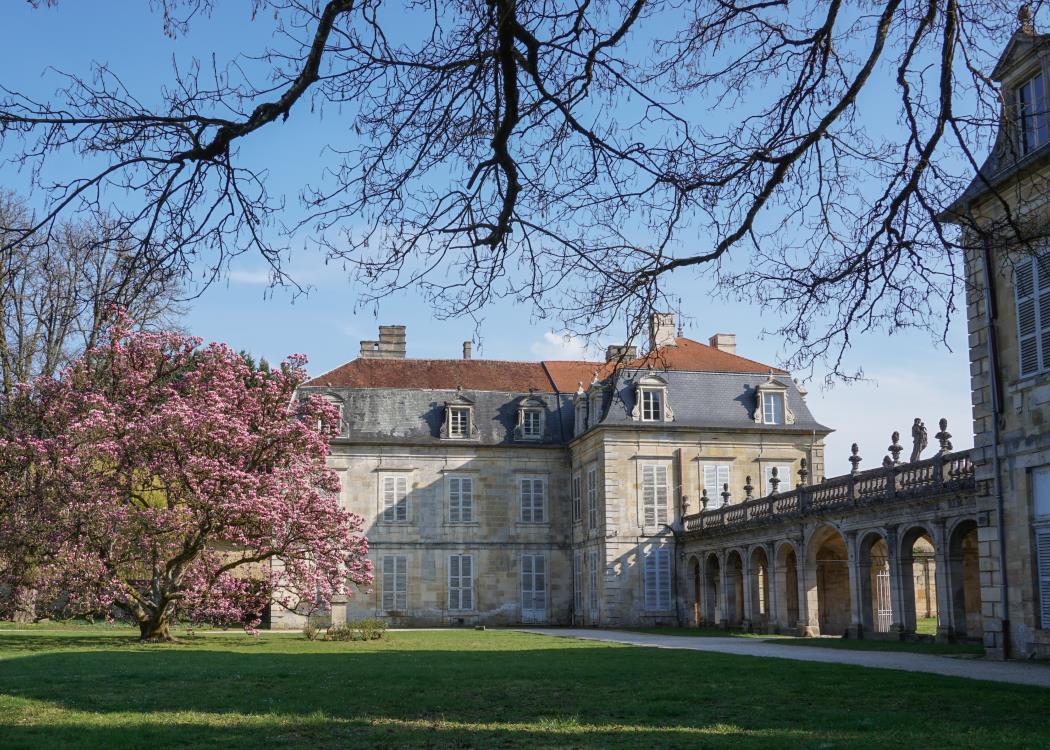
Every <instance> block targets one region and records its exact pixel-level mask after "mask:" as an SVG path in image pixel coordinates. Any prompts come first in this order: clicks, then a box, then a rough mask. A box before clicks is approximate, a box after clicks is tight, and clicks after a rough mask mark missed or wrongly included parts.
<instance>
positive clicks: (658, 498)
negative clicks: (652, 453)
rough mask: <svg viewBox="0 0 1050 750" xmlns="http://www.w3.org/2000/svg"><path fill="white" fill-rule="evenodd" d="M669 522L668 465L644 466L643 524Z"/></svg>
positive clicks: (653, 524)
mask: <svg viewBox="0 0 1050 750" xmlns="http://www.w3.org/2000/svg"><path fill="white" fill-rule="evenodd" d="M662 523H667V466H665V465H662V464H645V465H644V466H642V524H643V525H645V526H656V525H658V524H662Z"/></svg>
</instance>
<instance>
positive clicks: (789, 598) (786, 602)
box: [776, 542, 799, 630]
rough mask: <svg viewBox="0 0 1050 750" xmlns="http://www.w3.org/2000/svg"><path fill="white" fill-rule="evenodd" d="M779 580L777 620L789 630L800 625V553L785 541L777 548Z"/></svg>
mask: <svg viewBox="0 0 1050 750" xmlns="http://www.w3.org/2000/svg"><path fill="white" fill-rule="evenodd" d="M776 566H777V581H779V582H780V586H779V590H778V591H777V603H778V605H779V607H778V611H777V613H776V619H777V622H778V623H779V624H780V626H781V627H783V628H785V629H787V630H794V629H795V628H796V627H798V621H799V614H798V555H797V554H796V553H795V545H793V544H791V542H784V543H783V544H781V545H780V546H779V547H778V548H777V552H776Z"/></svg>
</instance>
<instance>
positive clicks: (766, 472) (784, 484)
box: [762, 464, 791, 497]
mask: <svg viewBox="0 0 1050 750" xmlns="http://www.w3.org/2000/svg"><path fill="white" fill-rule="evenodd" d="M774 468H776V470H777V479H779V480H780V484H779V485H777V494H780V493H782V492H789V491H790V490H791V464H765V465H764V466H763V467H762V477H763V479H764V480H765V484H764V485H763V486H762V489H763V490H764V493H763V497H764V496H766V495H769V494H771V493H772V492H773V484H772V483H771V482H770V481H769V480H770V478H771V477H772V476H773V469H774Z"/></svg>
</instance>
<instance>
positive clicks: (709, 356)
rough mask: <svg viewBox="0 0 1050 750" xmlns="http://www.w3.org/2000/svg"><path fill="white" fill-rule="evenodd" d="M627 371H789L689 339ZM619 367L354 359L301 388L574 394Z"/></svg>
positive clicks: (576, 362)
mask: <svg viewBox="0 0 1050 750" xmlns="http://www.w3.org/2000/svg"><path fill="white" fill-rule="evenodd" d="M623 366H624V367H631V368H651V369H653V370H690V371H698V372H738V373H752V374H761V375H765V374H767V373H769V372H770V371H772V372H773V373H776V374H779V375H786V374H787V372H786V371H785V370H781V369H778V368H776V367H770V366H769V365H764V364H762V363H761V362H756V361H754V360H753V359H747V358H746V357H740V356H737V355H736V354H729V353H728V352H723V351H721V350H719V349H715V348H714V347H711V346H707V345H706V344H701V343H699V342H698V341H693V340H691V339H687V338H679V339H676V340H675V346H663V347H660V348H659V349H657V350H656V351H653V352H650V353H649V354H647V355H645V356H644V357H639V358H637V359H633V360H631V361H629V362H625V363H623ZM615 367H616V363H615V362H584V361H579V360H546V361H543V362H507V361H500V360H493V359H365V358H360V359H355V360H353V361H352V362H347V363H346V364H345V365H342V366H341V367H337V368H335V369H334V370H330V371H329V372H326V373H325V374H323V375H319V376H317V377H316V378H313V379H311V380H309V381H307V382H306V383H304V384H303V385H307V386H334V387H337V388H406V389H411V388H433V389H436V390H449V389H453V388H456V387H459V386H462V387H463V388H464V389H466V390H475V391H509V392H512V393H526V392H528V391H529V390H530V389H533V390H536V391H538V392H541V393H553V392H555V391H558V392H561V393H575V392H576V389H577V388H578V387H579V385H580V384H581V383H582V384H583V386H584V387H587V386H588V385H589V384H590V383H591V381H592V380H593V379H594V377H595V375H597V376H598V378H599V379H604V378H606V377H608V376H609V375H610V374H612V372H613V370H614V369H615Z"/></svg>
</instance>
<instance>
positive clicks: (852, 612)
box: [845, 531, 871, 638]
mask: <svg viewBox="0 0 1050 750" xmlns="http://www.w3.org/2000/svg"><path fill="white" fill-rule="evenodd" d="M845 541H846V560H847V567H848V570H849V620H850V622H849V627H848V628H846V635H847V636H849V637H850V638H861V637H863V633H864V626H863V624H862V623H863V622H864V620H863V617H862V616H861V576H862V575H865V574H866V575H869V576H870V575H871V571H870V570H868V571H862V570H861V569H860V555H858V554H857V532H856V531H847V532H846V534H845ZM868 606H869V607H870V606H871V604H870V602H869V604H868Z"/></svg>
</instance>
